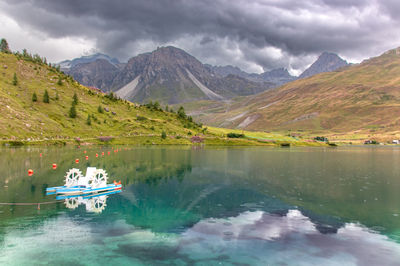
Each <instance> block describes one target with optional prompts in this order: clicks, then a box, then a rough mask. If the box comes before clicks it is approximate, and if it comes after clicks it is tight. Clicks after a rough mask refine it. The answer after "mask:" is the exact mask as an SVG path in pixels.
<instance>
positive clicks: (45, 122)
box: [0, 53, 200, 143]
mask: <svg viewBox="0 0 400 266" xmlns="http://www.w3.org/2000/svg"><path fill="white" fill-rule="evenodd" d="M0 64H1V69H0V113H1V114H2V115H1V117H0V138H2V139H3V140H8V139H19V140H21V139H25V140H26V139H28V138H30V139H31V140H32V139H33V140H43V139H45V138H49V139H50V138H51V139H53V138H56V139H70V138H73V137H80V138H81V139H85V138H95V137H97V136H101V135H103V136H115V137H130V136H138V137H139V136H142V137H150V138H151V136H152V135H155V136H160V135H161V132H162V130H165V131H166V133H167V135H174V136H175V135H181V136H187V134H188V133H189V132H191V134H193V135H194V134H197V133H198V132H199V131H200V129H198V128H197V129H194V128H192V129H186V128H184V127H183V125H184V124H186V123H187V121H183V120H180V119H178V118H177V115H176V114H172V113H166V112H161V111H152V110H149V109H148V108H146V107H144V106H135V105H134V104H132V103H128V102H124V101H112V100H110V99H108V98H106V97H104V95H103V94H101V93H100V94H98V95H92V94H91V93H90V92H89V89H88V88H86V87H84V86H82V85H80V84H78V83H77V82H75V81H73V80H71V79H68V78H67V77H66V76H64V75H63V74H61V73H57V72H56V71H55V70H54V69H52V68H50V67H48V66H46V65H44V64H42V65H38V64H36V63H33V62H27V61H24V60H18V59H17V57H16V56H14V55H11V54H4V53H0ZM14 73H16V74H17V77H18V85H17V86H14V85H12V79H13V75H14ZM59 76H61V77H62V78H63V84H62V85H61V86H60V85H57V81H58V78H59ZM45 89H47V90H48V92H49V95H50V103H49V104H47V103H43V94H44V91H45ZM34 92H36V94H37V96H38V102H32V94H33V93H34ZM57 93H58V96H59V99H58V100H56V94H57ZM74 93H76V94H77V95H78V99H79V103H78V105H77V107H76V108H77V117H76V118H70V117H69V115H68V114H69V109H70V107H71V103H72V97H73V95H74ZM99 105H101V106H102V107H106V108H108V109H109V112H105V111H104V112H103V113H99V112H98V110H97V109H98V106H99ZM112 112H115V113H116V115H113V114H112ZM88 115H90V116H92V115H94V116H95V117H96V119H94V118H93V117H92V119H91V120H92V124H91V125H87V124H86V121H87V117H88ZM137 116H143V117H146V118H148V119H147V120H145V121H138V120H137V119H136V118H137ZM96 120H97V121H96ZM153 128H154V130H153ZM169 139H170V138H167V140H165V141H164V142H167V143H168V142H169ZM174 142H185V140H175V141H174Z"/></svg>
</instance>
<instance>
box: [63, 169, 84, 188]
mask: <svg viewBox="0 0 400 266" xmlns="http://www.w3.org/2000/svg"><path fill="white" fill-rule="evenodd" d="M80 178H82V172H81V171H80V170H79V169H76V168H72V169H69V171H68V172H67V174H66V175H65V186H66V187H72V186H76V185H78V182H79V179H80Z"/></svg>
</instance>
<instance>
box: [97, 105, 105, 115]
mask: <svg viewBox="0 0 400 266" xmlns="http://www.w3.org/2000/svg"><path fill="white" fill-rule="evenodd" d="M97 112H99V113H100V114H102V113H104V111H103V107H101V105H99V107H97Z"/></svg>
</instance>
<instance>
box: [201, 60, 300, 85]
mask: <svg viewBox="0 0 400 266" xmlns="http://www.w3.org/2000/svg"><path fill="white" fill-rule="evenodd" d="M205 66H206V67H207V68H208V69H209V70H210V71H212V72H214V73H215V74H217V75H220V76H222V77H226V76H228V75H236V76H239V77H242V78H245V79H248V80H251V81H254V82H268V83H272V84H273V87H277V86H280V85H283V84H285V83H288V82H290V81H293V80H295V79H296V78H297V77H295V76H292V75H290V74H289V72H288V71H287V69H285V68H277V69H273V70H271V71H267V72H264V73H261V74H257V73H247V72H245V71H243V70H241V69H240V68H238V67H235V66H231V65H226V66H211V65H205Z"/></svg>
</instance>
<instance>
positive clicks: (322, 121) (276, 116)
mask: <svg viewBox="0 0 400 266" xmlns="http://www.w3.org/2000/svg"><path fill="white" fill-rule="evenodd" d="M399 77H400V48H398V49H394V50H390V51H388V52H386V53H384V54H382V55H381V56H378V57H375V58H371V59H368V60H365V61H363V62H362V63H361V64H357V65H351V66H349V67H345V68H341V69H338V70H336V71H332V72H325V73H320V74H316V75H313V76H312V77H309V78H306V79H298V80H296V81H293V82H289V83H287V84H285V85H283V86H281V87H279V88H276V89H272V90H268V91H265V92H263V93H261V94H258V95H255V96H248V97H242V98H240V99H237V100H236V101H235V102H234V103H229V105H228V104H226V105H222V104H220V105H219V106H218V108H219V109H218V112H213V113H212V112H208V110H210V109H211V108H212V107H213V106H211V105H210V106H203V109H202V110H206V111H204V112H203V113H202V116H201V117H196V119H200V120H201V121H202V122H203V123H205V124H207V125H213V126H224V127H231V128H243V129H248V130H258V131H259V130H262V131H264V130H272V131H274V130H276V131H282V130H292V131H296V130H298V131H308V132H314V133H315V134H329V133H343V132H344V133H350V134H354V135H352V136H353V137H354V136H358V134H361V133H362V134H366V135H373V134H378V133H382V134H387V135H390V134H392V138H394V136H398V135H396V134H397V132H398V130H399V122H400V121H399V116H400V106H399V102H400V78H399ZM220 110H223V112H221V111H220ZM190 111H192V110H190ZM389 133H390V134H389ZM397 138H398V137H397ZM388 140H390V139H388Z"/></svg>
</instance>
